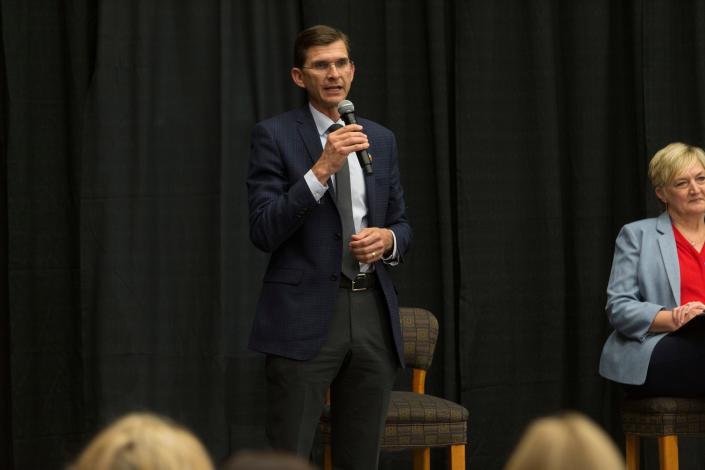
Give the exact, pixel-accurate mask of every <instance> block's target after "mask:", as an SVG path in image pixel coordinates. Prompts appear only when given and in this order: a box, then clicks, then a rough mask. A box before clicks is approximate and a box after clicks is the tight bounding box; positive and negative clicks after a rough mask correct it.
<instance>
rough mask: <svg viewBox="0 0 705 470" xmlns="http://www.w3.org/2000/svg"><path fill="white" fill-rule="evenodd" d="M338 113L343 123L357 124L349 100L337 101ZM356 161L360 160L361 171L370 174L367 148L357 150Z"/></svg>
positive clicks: (370, 165) (370, 167)
mask: <svg viewBox="0 0 705 470" xmlns="http://www.w3.org/2000/svg"><path fill="white" fill-rule="evenodd" d="M338 113H340V118H341V119H342V120H343V122H345V124H357V119H355V106H354V105H353V104H352V102H351V101H348V100H343V101H341V102H340V103H338ZM355 153H356V154H357V161H358V162H360V166H361V167H362V172H363V173H364V174H366V175H371V174H372V158H370V154H369V153H367V150H365V149H362V150H359V151H357V152H355Z"/></svg>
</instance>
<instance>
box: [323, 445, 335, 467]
mask: <svg viewBox="0 0 705 470" xmlns="http://www.w3.org/2000/svg"><path fill="white" fill-rule="evenodd" d="M323 470H333V453H332V452H331V450H330V444H327V445H326V446H325V448H324V449H323Z"/></svg>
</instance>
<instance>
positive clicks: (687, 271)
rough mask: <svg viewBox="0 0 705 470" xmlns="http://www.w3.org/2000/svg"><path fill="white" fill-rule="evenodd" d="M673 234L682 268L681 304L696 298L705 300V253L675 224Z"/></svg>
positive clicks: (701, 300)
mask: <svg viewBox="0 0 705 470" xmlns="http://www.w3.org/2000/svg"><path fill="white" fill-rule="evenodd" d="M673 234H674V235H675V236H676V248H677V249H678V264H680V268H681V305H683V304H687V303H688V302H692V301H694V300H697V301H700V302H705V253H703V251H700V252H698V250H696V249H695V247H694V246H693V245H691V243H690V242H689V241H688V240H687V239H686V238H685V237H684V236H683V234H682V233H680V232H679V231H678V229H677V228H676V226H675V225H674V226H673ZM703 246H704V247H705V245H703Z"/></svg>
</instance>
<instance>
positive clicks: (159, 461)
mask: <svg viewBox="0 0 705 470" xmlns="http://www.w3.org/2000/svg"><path fill="white" fill-rule="evenodd" d="M70 468H71V470H213V464H212V462H211V460H210V457H208V453H207V452H206V449H205V448H204V447H203V445H202V444H201V443H200V442H199V440H198V439H197V438H196V437H195V436H194V435H193V434H192V433H191V432H190V431H188V430H187V429H186V428H184V427H182V426H179V425H178V424H175V423H172V422H171V421H169V420H167V419H164V418H160V417H158V416H155V415H152V414H147V413H134V414H130V415H127V416H125V417H123V418H121V419H119V420H118V421H116V422H115V423H113V424H112V425H110V426H108V427H107V428H106V429H104V430H103V431H102V432H100V434H98V435H97V436H96V437H95V438H94V439H93V440H92V441H91V442H90V443H89V444H88V447H86V448H85V449H84V450H83V452H82V453H81V455H79V457H78V460H76V462H75V463H74V464H73V466H71V467H70Z"/></svg>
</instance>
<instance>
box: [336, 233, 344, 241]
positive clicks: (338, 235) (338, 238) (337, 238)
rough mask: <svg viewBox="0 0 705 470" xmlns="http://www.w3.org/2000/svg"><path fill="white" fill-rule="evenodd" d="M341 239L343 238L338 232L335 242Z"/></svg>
mask: <svg viewBox="0 0 705 470" xmlns="http://www.w3.org/2000/svg"><path fill="white" fill-rule="evenodd" d="M341 238H343V235H342V234H341V233H340V232H338V233H336V234H335V239H336V240H340V239H341Z"/></svg>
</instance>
